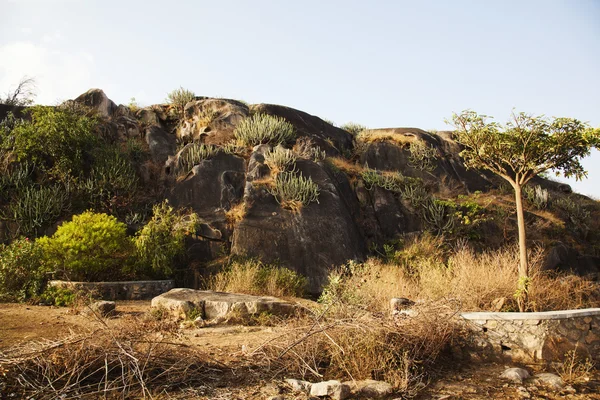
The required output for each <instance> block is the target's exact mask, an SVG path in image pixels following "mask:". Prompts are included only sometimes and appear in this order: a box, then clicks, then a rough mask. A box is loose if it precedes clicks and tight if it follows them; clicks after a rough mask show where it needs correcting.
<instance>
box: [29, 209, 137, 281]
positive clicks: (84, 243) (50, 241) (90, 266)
mask: <svg viewBox="0 0 600 400" xmlns="http://www.w3.org/2000/svg"><path fill="white" fill-rule="evenodd" d="M38 241H39V243H40V245H41V247H42V249H43V251H44V257H45V259H46V260H47V262H48V266H49V268H54V269H55V270H56V272H57V273H58V275H59V276H60V277H61V278H64V279H68V280H74V281H78V280H80V281H97V280H104V279H107V280H115V278H117V277H119V276H120V275H121V271H122V268H123V266H124V264H125V266H126V264H127V262H128V258H129V256H130V249H131V241H130V240H129V238H128V237H127V235H126V226H125V224H123V223H121V222H119V221H117V219H116V218H115V217H112V216H109V215H106V214H95V213H93V212H91V211H86V212H84V213H82V214H79V215H75V216H73V219H72V220H71V221H69V222H65V223H63V224H62V225H61V226H59V227H58V230H57V231H56V233H55V234H54V235H52V237H47V236H45V237H42V238H40V239H38Z"/></svg>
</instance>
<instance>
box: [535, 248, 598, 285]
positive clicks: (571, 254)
mask: <svg viewBox="0 0 600 400" xmlns="http://www.w3.org/2000/svg"><path fill="white" fill-rule="evenodd" d="M542 269H544V270H549V271H556V272H562V273H572V274H576V275H579V276H590V277H593V278H594V277H599V274H600V257H594V256H588V255H581V254H579V252H578V251H577V250H575V249H572V248H570V247H567V246H565V245H564V244H562V243H559V244H558V245H556V246H554V247H552V248H551V249H550V251H549V252H548V254H547V255H546V258H545V260H544V263H543V264H542Z"/></svg>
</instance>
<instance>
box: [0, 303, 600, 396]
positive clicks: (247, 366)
mask: <svg viewBox="0 0 600 400" xmlns="http://www.w3.org/2000/svg"><path fill="white" fill-rule="evenodd" d="M149 308H150V302H149V301H122V302H118V303H117V311H118V313H117V315H116V316H115V317H113V318H110V319H108V320H106V322H107V323H108V324H109V325H112V324H114V325H118V324H124V323H128V321H130V319H131V318H132V317H136V316H142V315H143V314H145V313H146V312H147V311H148V310H149ZM96 323H97V321H94V318H93V317H86V316H84V315H82V314H80V313H79V312H78V311H77V310H75V309H70V308H59V307H47V306H33V305H25V304H0V351H2V350H4V349H6V348H9V347H11V346H14V345H18V344H23V343H24V342H28V341H34V340H42V339H56V338H59V337H61V336H64V335H66V334H68V333H70V332H78V331H86V330H87V331H89V329H90V328H91V327H92V326H93V324H96ZM283 329H284V327H277V326H276V327H266V326H241V325H219V326H209V327H203V328H193V327H192V328H186V329H181V330H179V331H178V340H180V341H181V342H184V343H186V344H187V345H190V346H193V347H197V348H198V350H200V351H202V352H203V353H205V354H207V355H208V356H210V357H211V358H212V359H214V361H215V362H217V363H218V364H221V365H223V367H224V368H223V369H222V370H221V371H219V372H215V374H214V376H212V377H211V378H210V379H209V380H208V381H207V382H206V385H205V386H202V387H197V388H194V389H189V390H187V391H185V392H184V393H182V394H181V396H178V397H177V398H181V399H184V398H185V399H261V400H264V399H267V398H269V397H270V396H275V395H282V396H284V398H285V399H297V400H300V399H307V396H305V395H299V394H293V393H291V392H290V391H289V388H287V387H286V385H285V384H284V383H283V382H282V381H281V377H278V378H277V379H273V373H272V371H268V369H266V368H265V367H264V365H263V366H261V365H256V364H255V363H253V362H252V359H250V358H249V357H247V352H248V349H252V348H256V347H257V346H259V345H260V344H262V343H264V342H265V341H266V340H268V339H270V338H272V337H274V336H276V335H277V334H278V333H280V332H281V331H282V330H283ZM515 366H519V365H514V364H510V365H509V364H493V363H490V364H476V365H472V364H471V365H469V364H466V365H452V366H451V367H449V366H446V367H445V368H443V369H442V370H440V371H438V372H436V373H435V374H433V377H432V378H431V380H430V381H429V382H427V386H426V387H425V388H424V389H423V390H421V391H420V393H419V395H418V396H417V399H420V400H425V399H432V400H433V399H436V400H459V399H465V400H466V399H525V398H530V399H577V400H580V399H581V400H583V399H598V400H600V373H598V371H595V372H594V373H593V374H592V376H591V379H590V380H589V381H585V382H583V383H580V384H575V385H572V386H571V388H569V389H567V390H563V391H562V392H556V391H552V390H548V389H545V388H544V387H542V386H539V385H535V384H534V383H531V382H524V383H523V384H515V383H512V382H507V381H503V380H501V379H500V378H498V376H499V375H500V374H501V373H502V372H503V371H504V370H505V369H506V368H509V367H515ZM521 367H525V368H527V369H528V370H529V371H530V372H536V371H539V370H540V367H539V366H532V365H528V366H521ZM546 372H554V371H546ZM520 387H521V388H520ZM527 396H529V397H527ZM0 398H3V396H2V394H1V393H0ZM168 398H173V397H168ZM392 398H394V397H392Z"/></svg>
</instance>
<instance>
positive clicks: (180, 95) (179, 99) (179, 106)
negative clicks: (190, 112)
mask: <svg viewBox="0 0 600 400" xmlns="http://www.w3.org/2000/svg"><path fill="white" fill-rule="evenodd" d="M195 98H196V94H195V93H194V92H192V91H191V90H187V89H184V88H182V87H181V86H180V87H179V89H175V90H173V91H172V92H171V93H169V94H167V103H169V104H171V105H172V106H173V107H174V108H175V111H176V113H177V114H178V116H179V117H180V118H181V117H183V111H184V109H185V105H186V104H187V103H189V102H190V101H192V100H194V99H195Z"/></svg>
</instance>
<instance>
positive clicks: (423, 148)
mask: <svg viewBox="0 0 600 400" xmlns="http://www.w3.org/2000/svg"><path fill="white" fill-rule="evenodd" d="M408 149H409V151H410V156H409V157H408V165H410V166H411V167H413V168H417V169H420V170H421V171H429V172H431V171H433V170H434V169H435V166H436V164H435V161H436V160H437V159H438V151H437V149H436V148H435V147H433V146H431V145H428V144H427V143H425V142H424V141H422V140H417V141H415V142H412V143H411V144H410V147H409V148H408Z"/></svg>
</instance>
